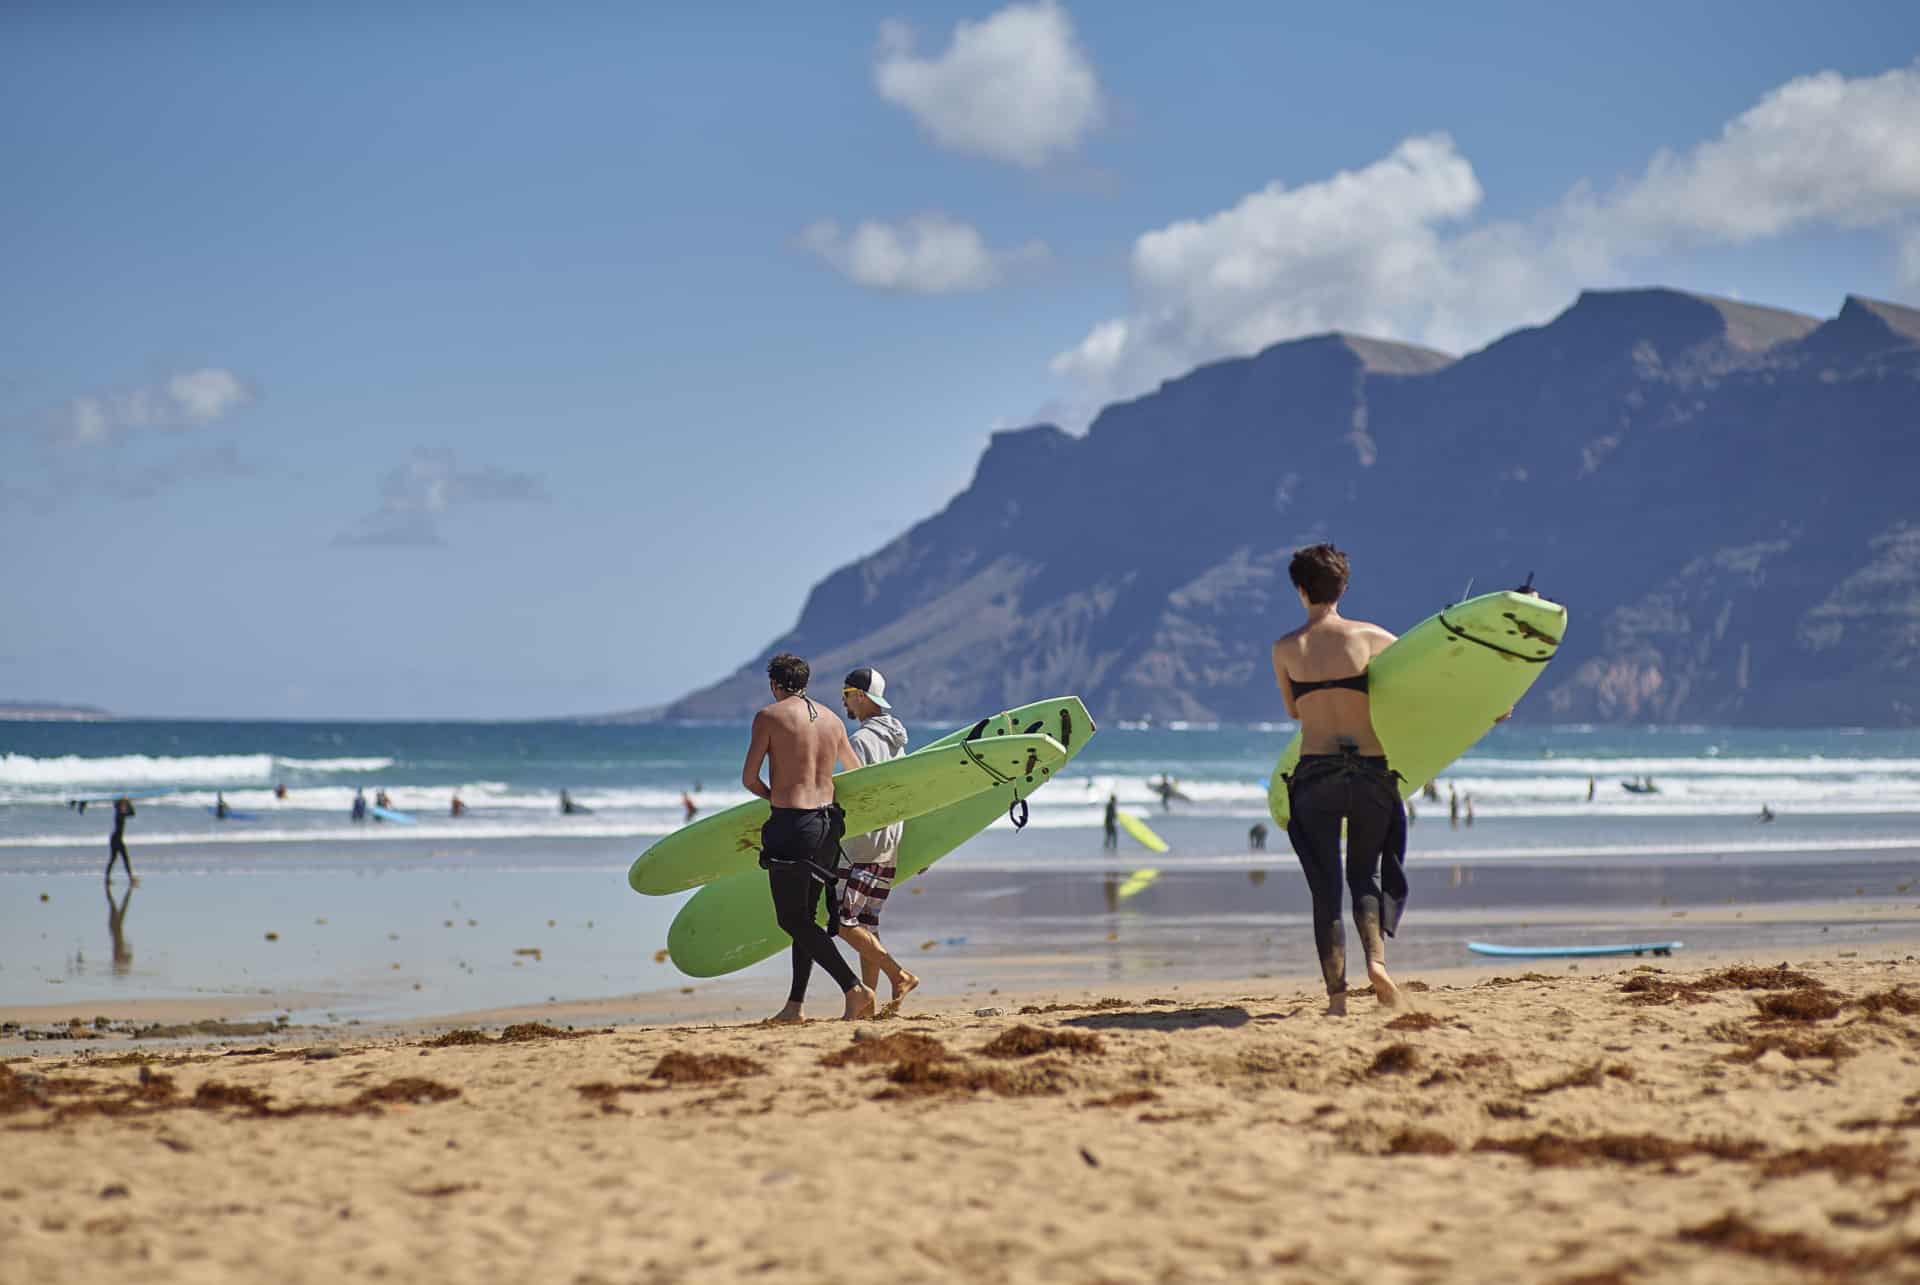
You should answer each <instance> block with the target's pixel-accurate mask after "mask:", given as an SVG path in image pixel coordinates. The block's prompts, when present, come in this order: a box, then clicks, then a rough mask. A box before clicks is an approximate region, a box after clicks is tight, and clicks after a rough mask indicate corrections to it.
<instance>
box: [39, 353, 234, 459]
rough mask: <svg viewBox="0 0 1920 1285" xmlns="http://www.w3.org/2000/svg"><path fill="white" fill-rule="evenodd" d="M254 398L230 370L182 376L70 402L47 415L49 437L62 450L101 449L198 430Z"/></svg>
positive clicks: (215, 369) (202, 370)
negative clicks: (160, 433)
mask: <svg viewBox="0 0 1920 1285" xmlns="http://www.w3.org/2000/svg"><path fill="white" fill-rule="evenodd" d="M256 396H257V395H256V393H255V392H254V390H253V389H252V388H251V387H250V386H249V385H248V384H247V382H246V381H245V380H243V379H241V378H240V376H238V375H236V374H234V373H233V372H232V371H230V370H221V369H219V368H217V367H205V368H202V369H200V370H188V371H182V372H180V373H178V374H174V375H169V376H167V377H166V378H165V379H162V380H159V381H157V382H155V383H151V384H144V385H141V386H140V387H137V388H125V389H118V390H111V391H106V392H98V393H88V394H86V395H84V396H81V397H76V398H74V399H73V400H72V401H70V402H68V403H67V404H66V405H65V406H62V407H60V408H59V409H58V410H56V411H55V412H54V413H53V416H52V429H53V437H54V440H55V441H57V442H59V443H60V444H62V445H66V446H105V445H108V444H111V443H114V442H118V441H121V440H123V439H124V438H126V437H127V436H128V435H129V434H132V433H137V432H141V431H144V430H148V429H169V430H173V431H180V430H183V429H190V428H200V427H204V426H205V425H208V424H212V423H214V422H215V421H217V420H221V419H224V418H226V417H227V416H228V415H230V414H232V413H233V412H234V411H236V410H239V409H240V408H241V407H243V406H246V405H248V404H249V403H251V402H253V401H254V400H255V398H256Z"/></svg>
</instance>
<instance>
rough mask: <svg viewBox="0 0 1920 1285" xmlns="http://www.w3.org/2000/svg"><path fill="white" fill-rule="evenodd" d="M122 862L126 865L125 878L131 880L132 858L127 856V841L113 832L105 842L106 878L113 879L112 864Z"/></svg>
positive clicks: (117, 832)
mask: <svg viewBox="0 0 1920 1285" xmlns="http://www.w3.org/2000/svg"><path fill="white" fill-rule="evenodd" d="M115 861H124V862H126V865H127V878H129V879H131V878H133V858H132V857H130V856H128V855H127V841H126V840H125V839H123V838H121V837H120V832H119V831H118V830H115V831H114V832H113V835H112V836H111V837H110V838H109V839H108V840H107V878H109V879H111V878H113V863H114V862H115Z"/></svg>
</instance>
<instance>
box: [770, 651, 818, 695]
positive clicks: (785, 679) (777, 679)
mask: <svg viewBox="0 0 1920 1285" xmlns="http://www.w3.org/2000/svg"><path fill="white" fill-rule="evenodd" d="M767 677H768V678H770V679H772V680H773V685H774V686H775V687H778V688H779V689H780V690H781V691H783V692H804V691H806V690H807V680H809V679H811V678H812V677H813V669H812V668H811V667H810V666H809V665H808V664H807V662H806V661H804V660H802V659H800V658H799V657H798V656H796V655H794V654H793V653H791V652H785V651H783V652H781V653H780V654H779V655H778V656H775V657H774V658H773V659H772V660H770V661H768V662H767Z"/></svg>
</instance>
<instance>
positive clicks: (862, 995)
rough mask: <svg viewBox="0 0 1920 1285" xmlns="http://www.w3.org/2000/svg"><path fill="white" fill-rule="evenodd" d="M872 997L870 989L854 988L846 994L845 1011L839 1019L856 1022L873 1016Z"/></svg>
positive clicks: (873, 998)
mask: <svg viewBox="0 0 1920 1285" xmlns="http://www.w3.org/2000/svg"><path fill="white" fill-rule="evenodd" d="M876 998H878V997H877V996H875V995H874V993H873V990H872V988H870V987H866V986H856V987H854V988H853V989H852V990H850V991H848V992H847V1011H846V1012H845V1013H842V1014H841V1017H842V1018H843V1019H844V1020H846V1021H849V1022H857V1021H859V1020H860V1019H861V1018H863V1017H871V1016H873V1004H874V1000H875V999H876Z"/></svg>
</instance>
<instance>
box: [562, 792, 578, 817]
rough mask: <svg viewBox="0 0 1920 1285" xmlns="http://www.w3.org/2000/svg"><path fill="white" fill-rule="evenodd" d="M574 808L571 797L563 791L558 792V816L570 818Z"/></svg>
mask: <svg viewBox="0 0 1920 1285" xmlns="http://www.w3.org/2000/svg"><path fill="white" fill-rule="evenodd" d="M574 807H575V804H574V802H573V796H572V795H570V794H568V793H567V792H566V791H565V790H562V791H560V815H561V816H567V817H570V816H572V815H573V810H574Z"/></svg>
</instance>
